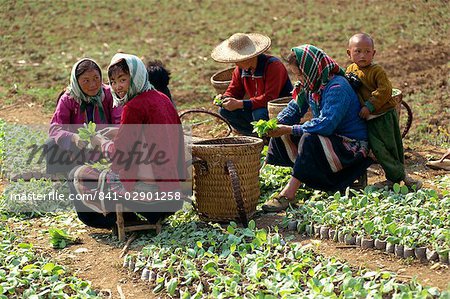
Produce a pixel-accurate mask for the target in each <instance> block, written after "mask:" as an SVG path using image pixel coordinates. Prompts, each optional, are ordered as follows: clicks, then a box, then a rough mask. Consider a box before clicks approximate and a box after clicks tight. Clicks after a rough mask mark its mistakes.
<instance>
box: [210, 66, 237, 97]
mask: <svg viewBox="0 0 450 299" xmlns="http://www.w3.org/2000/svg"><path fill="white" fill-rule="evenodd" d="M233 71H234V67H231V68H227V69H224V70H221V71H218V72H217V73H215V74H214V75H212V76H211V84H212V85H213V87H214V89H215V90H216V92H217V93H218V94H222V93H224V92H225V91H226V90H227V88H228V85H230V82H231V77H232V75H233Z"/></svg>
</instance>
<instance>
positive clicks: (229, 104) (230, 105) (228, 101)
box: [222, 98, 244, 111]
mask: <svg viewBox="0 0 450 299" xmlns="http://www.w3.org/2000/svg"><path fill="white" fill-rule="evenodd" d="M222 108H225V109H227V110H228V111H234V110H237V109H242V108H244V102H242V101H241V100H236V99H235V98H225V99H224V100H223V103H222Z"/></svg>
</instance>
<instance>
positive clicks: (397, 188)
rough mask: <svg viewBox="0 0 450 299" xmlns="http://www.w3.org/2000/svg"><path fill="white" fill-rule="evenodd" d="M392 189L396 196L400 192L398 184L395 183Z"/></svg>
mask: <svg viewBox="0 0 450 299" xmlns="http://www.w3.org/2000/svg"><path fill="white" fill-rule="evenodd" d="M392 189H393V190H394V192H395V193H396V194H398V193H399V192H400V185H399V184H398V183H395V184H394V186H393V187H392Z"/></svg>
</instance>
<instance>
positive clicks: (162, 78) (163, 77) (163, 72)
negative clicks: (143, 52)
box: [146, 59, 170, 91]
mask: <svg viewBox="0 0 450 299" xmlns="http://www.w3.org/2000/svg"><path fill="white" fill-rule="evenodd" d="M146 68H147V73H148V81H150V83H151V84H152V85H153V86H154V87H155V88H156V89H157V90H159V91H162V90H164V89H166V88H167V86H168V85H169V81H170V71H169V70H167V69H166V68H165V67H164V64H163V63H162V62H161V60H156V59H155V60H150V61H148V62H147V66H146Z"/></svg>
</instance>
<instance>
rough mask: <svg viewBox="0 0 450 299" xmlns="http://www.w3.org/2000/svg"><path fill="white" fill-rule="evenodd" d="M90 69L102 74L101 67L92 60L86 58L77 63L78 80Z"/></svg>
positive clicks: (76, 76)
mask: <svg viewBox="0 0 450 299" xmlns="http://www.w3.org/2000/svg"><path fill="white" fill-rule="evenodd" d="M90 70H96V71H97V72H98V73H99V74H100V76H101V75H102V71H101V70H100V67H99V66H98V65H97V64H96V63H95V62H93V61H92V60H88V59H86V60H83V61H82V62H80V63H79V64H78V65H77V68H76V69H75V78H77V80H78V78H80V76H81V75H83V74H84V73H85V72H87V71H90Z"/></svg>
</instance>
